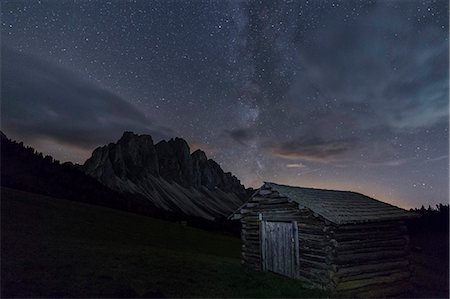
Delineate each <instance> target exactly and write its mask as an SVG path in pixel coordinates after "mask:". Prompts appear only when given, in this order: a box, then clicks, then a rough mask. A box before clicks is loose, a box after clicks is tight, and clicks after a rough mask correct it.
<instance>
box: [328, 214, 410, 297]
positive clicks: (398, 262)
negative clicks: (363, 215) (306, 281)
mask: <svg viewBox="0 0 450 299" xmlns="http://www.w3.org/2000/svg"><path fill="white" fill-rule="evenodd" d="M333 238H334V239H335V240H336V244H337V246H336V259H335V264H336V267H337V269H336V272H335V273H334V281H335V282H336V291H337V293H338V294H341V295H343V296H352V297H385V296H394V295H404V294H406V293H407V292H408V289H409V288H410V275H411V263H410V253H409V238H408V234H407V228H406V225H405V223H404V222H402V221H397V222H396V221H390V222H379V223H366V224H347V225H341V226H339V227H337V228H336V229H335V231H334V232H333Z"/></svg>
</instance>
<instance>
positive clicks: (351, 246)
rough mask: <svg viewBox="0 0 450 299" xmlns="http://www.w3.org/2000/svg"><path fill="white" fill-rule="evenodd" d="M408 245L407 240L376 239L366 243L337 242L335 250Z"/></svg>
mask: <svg viewBox="0 0 450 299" xmlns="http://www.w3.org/2000/svg"><path fill="white" fill-rule="evenodd" d="M407 244H408V240H407V239H406V238H402V237H401V238H394V239H384V238H383V239H378V240H367V241H360V240H358V241H350V242H339V243H337V249H338V250H339V251H344V250H347V249H350V250H351V249H355V248H365V247H369V248H371V247H374V246H386V245H387V246H396V245H398V246H404V245H407Z"/></svg>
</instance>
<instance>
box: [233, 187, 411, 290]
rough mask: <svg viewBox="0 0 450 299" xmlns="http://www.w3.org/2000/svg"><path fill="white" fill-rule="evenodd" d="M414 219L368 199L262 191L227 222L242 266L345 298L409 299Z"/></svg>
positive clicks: (340, 194) (351, 194)
mask: <svg viewBox="0 0 450 299" xmlns="http://www.w3.org/2000/svg"><path fill="white" fill-rule="evenodd" d="M416 216H417V215H416V214H413V213H411V212H408V211H405V210H403V209H400V208H398V207H395V206H392V205H390V204H387V203H384V202H381V201H378V200H375V199H373V198H370V197H367V196H365V195H362V194H359V193H355V192H346V191H333V190H321V189H312V188H300V187H290V186H284V185H278V184H275V183H265V184H264V185H263V186H262V187H261V188H260V189H258V190H257V191H256V192H255V194H254V195H253V196H252V197H251V198H250V200H249V201H247V202H246V203H245V204H244V205H243V206H241V207H240V208H239V209H238V210H237V211H236V212H234V213H233V214H232V215H231V216H230V218H231V219H239V220H240V221H241V224H242V230H241V238H242V242H243V245H242V259H243V263H244V264H245V265H247V266H249V267H250V268H252V269H254V270H261V271H271V272H275V273H278V274H281V275H285V276H288V277H292V278H296V279H299V280H300V281H301V282H302V284H303V285H305V286H307V287H315V288H320V289H325V290H328V291H330V292H331V293H332V294H335V295H337V296H345V297H383V296H393V295H396V294H404V293H405V291H407V290H408V288H409V287H410V275H411V264H410V254H409V248H408V246H409V238H408V233H407V228H406V225H405V220H407V219H409V218H413V217H416Z"/></svg>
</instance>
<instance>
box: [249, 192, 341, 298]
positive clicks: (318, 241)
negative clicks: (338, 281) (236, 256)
mask: <svg viewBox="0 0 450 299" xmlns="http://www.w3.org/2000/svg"><path fill="white" fill-rule="evenodd" d="M261 191H262V192H260V194H256V195H255V196H253V197H252V199H251V200H250V201H249V202H247V204H246V205H245V206H243V207H242V208H241V212H240V213H241V223H242V231H241V239H242V244H243V245H242V262H243V263H244V264H245V265H247V266H249V267H250V268H252V269H254V270H258V271H260V270H262V260H261V256H262V255H261V249H262V248H261V231H260V222H261V221H286V222H291V221H296V222H297V226H298V242H299V244H298V247H299V255H298V256H299V267H298V269H297V275H296V277H295V278H298V279H300V280H301V281H302V282H303V284H304V285H305V286H309V287H316V288H321V289H326V288H329V287H330V284H332V280H331V278H332V275H331V273H332V271H333V265H332V256H333V253H332V252H333V250H334V244H333V242H332V241H331V240H330V238H329V237H328V236H327V234H328V231H329V228H328V226H329V225H330V224H329V223H327V222H326V221H325V220H323V219H321V218H320V216H318V215H314V213H313V212H311V211H310V210H309V209H306V208H300V207H299V205H298V204H297V203H296V202H293V201H290V200H289V199H288V198H286V197H281V196H280V195H279V194H278V193H277V192H271V191H270V190H261Z"/></svg>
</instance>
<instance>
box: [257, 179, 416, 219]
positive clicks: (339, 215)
mask: <svg viewBox="0 0 450 299" xmlns="http://www.w3.org/2000/svg"><path fill="white" fill-rule="evenodd" d="M262 188H268V189H272V190H276V191H278V192H279V193H280V195H281V196H286V197H288V198H289V199H290V200H292V201H295V202H297V203H298V204H299V205H300V206H304V207H306V208H309V209H310V210H311V211H313V212H315V213H317V214H319V215H320V216H322V217H324V218H325V219H327V220H329V221H331V222H334V223H336V224H347V223H361V222H372V221H386V220H400V219H407V218H414V217H416V216H417V215H416V214H415V213H412V212H409V211H406V210H404V209H401V208H399V207H396V206H393V205H391V204H388V203H385V202H382V201H379V200H376V199H373V198H371V197H368V196H366V195H363V194H361V193H357V192H351V191H336V190H325V189H313V188H303V187H292V186H286V185H279V184H275V183H270V182H269V183H265V184H264V185H263V187H262Z"/></svg>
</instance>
